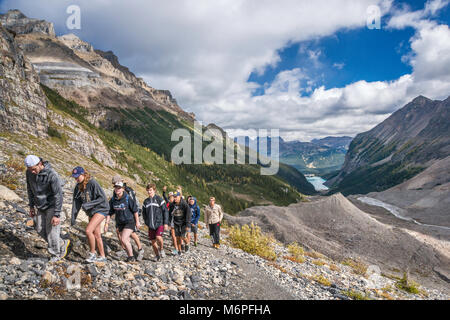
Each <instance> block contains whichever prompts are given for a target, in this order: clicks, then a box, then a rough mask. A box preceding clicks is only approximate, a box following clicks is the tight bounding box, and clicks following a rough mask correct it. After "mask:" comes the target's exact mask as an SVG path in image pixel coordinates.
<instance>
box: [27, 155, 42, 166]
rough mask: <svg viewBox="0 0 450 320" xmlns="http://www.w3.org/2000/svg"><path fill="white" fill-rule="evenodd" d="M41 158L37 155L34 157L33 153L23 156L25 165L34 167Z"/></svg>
mask: <svg viewBox="0 0 450 320" xmlns="http://www.w3.org/2000/svg"><path fill="white" fill-rule="evenodd" d="M40 161H41V159H40V158H39V157H36V156H35V155H29V156H27V157H26V158H25V165H26V166H27V167H28V168H29V167H34V166H35V165H37V164H38V163H39V162H40Z"/></svg>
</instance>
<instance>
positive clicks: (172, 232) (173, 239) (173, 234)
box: [163, 186, 181, 255]
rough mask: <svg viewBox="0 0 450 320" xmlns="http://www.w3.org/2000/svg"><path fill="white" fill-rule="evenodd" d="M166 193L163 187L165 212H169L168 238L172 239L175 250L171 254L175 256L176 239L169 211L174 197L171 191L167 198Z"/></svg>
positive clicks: (176, 252)
mask: <svg viewBox="0 0 450 320" xmlns="http://www.w3.org/2000/svg"><path fill="white" fill-rule="evenodd" d="M166 191H167V187H166V186H164V187H163V197H164V200H165V201H166V206H167V211H169V229H170V236H171V237H172V243H173V247H174V248H175V249H173V251H172V254H173V255H176V254H178V246H177V237H175V229H174V226H173V217H172V213H171V210H170V206H171V205H172V203H173V202H174V196H173V192H172V191H171V192H169V197H168V198H167V196H166ZM180 250H181V248H180Z"/></svg>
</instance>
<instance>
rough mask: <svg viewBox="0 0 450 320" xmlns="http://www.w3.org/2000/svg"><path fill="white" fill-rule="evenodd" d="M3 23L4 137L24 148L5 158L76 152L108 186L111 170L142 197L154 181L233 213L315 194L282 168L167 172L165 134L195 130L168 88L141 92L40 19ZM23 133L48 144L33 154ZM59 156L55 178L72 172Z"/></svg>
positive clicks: (141, 86)
mask: <svg viewBox="0 0 450 320" xmlns="http://www.w3.org/2000/svg"><path fill="white" fill-rule="evenodd" d="M0 22H1V23H2V24H3V23H7V24H8V26H9V28H11V29H8V30H10V31H7V30H6V29H4V28H2V29H1V30H2V37H1V41H2V42H1V43H2V51H1V52H0V53H1V60H0V61H1V68H2V69H1V71H2V73H1V74H0V81H1V82H2V91H1V98H2V99H1V100H0V104H1V110H0V112H1V113H0V114H1V122H0V123H1V131H2V136H4V137H6V138H7V139H8V140H11V141H15V142H16V143H18V144H19V145H22V146H23V148H15V149H14V148H13V149H11V150H10V153H11V154H10V156H9V157H7V159H6V160H8V158H9V159H10V160H11V159H13V158H16V157H17V156H22V153H28V152H36V153H37V152H38V151H39V152H40V155H42V156H44V157H46V158H47V159H49V160H51V161H58V157H59V155H60V154H67V153H69V154H70V152H77V153H78V154H79V155H80V156H81V158H83V157H84V158H83V159H81V158H80V157H78V156H74V157H73V159H72V160H75V159H76V160H77V161H80V163H84V165H86V166H87V167H88V168H92V166H93V167H96V168H97V169H96V173H98V174H100V173H99V171H102V170H105V172H107V173H108V174H105V177H104V178H103V175H102V174H100V175H101V176H102V178H101V179H99V180H101V182H102V183H103V184H104V185H106V186H108V185H109V182H108V179H109V178H107V176H108V175H109V174H111V170H110V169H112V170H115V171H116V172H117V171H119V172H120V173H122V174H123V175H126V176H128V177H129V179H130V181H135V182H136V183H137V184H138V185H140V187H137V188H138V189H140V190H143V189H141V188H142V186H144V185H145V183H147V182H148V181H149V180H151V181H157V182H158V185H159V186H160V187H162V186H163V185H167V186H168V187H169V188H174V187H175V186H176V185H182V186H184V188H185V192H186V193H188V194H189V193H192V194H195V195H197V197H198V199H199V201H200V202H206V201H207V199H208V198H209V196H210V195H211V194H214V195H215V196H216V198H217V199H218V200H220V202H221V203H222V205H223V206H224V208H225V209H226V210H227V211H229V212H231V213H234V212H237V211H239V210H242V209H244V208H246V207H248V206H251V205H253V204H264V203H267V204H272V203H276V204H280V205H281V204H289V203H292V202H296V201H298V200H300V199H301V198H302V195H301V194H300V193H299V191H300V192H301V191H303V189H304V191H306V192H308V193H311V192H314V190H312V191H311V188H312V186H311V185H310V184H309V183H308V182H307V181H306V180H305V179H304V177H303V175H301V174H300V173H296V175H293V176H290V175H289V174H287V172H289V170H291V168H289V167H287V166H281V168H280V173H279V175H275V176H261V175H260V166H258V165H256V166H250V165H226V166H225V165H180V166H175V165H173V164H172V163H171V162H170V161H169V159H170V155H171V149H172V147H173V146H174V145H175V144H177V143H178V142H177V141H171V134H172V131H173V130H174V129H177V128H185V129H187V130H188V131H189V132H191V133H192V132H193V130H194V128H193V119H194V118H193V115H192V114H188V113H186V112H184V111H183V110H182V109H181V108H180V107H179V106H178V105H177V104H176V101H175V100H174V99H173V98H172V96H171V95H170V93H169V92H168V91H161V90H156V89H153V88H151V87H149V86H147V85H146V84H145V83H144V82H143V81H142V79H138V78H136V77H135V76H134V75H133V74H132V73H131V72H130V71H129V70H128V69H127V68H125V67H123V66H121V65H120V64H119V63H118V61H117V57H116V56H115V55H114V54H113V53H111V52H101V51H98V50H97V51H95V50H93V48H92V46H91V45H89V44H88V43H86V42H83V41H81V40H80V39H78V38H77V37H75V36H73V35H66V36H62V37H59V38H57V37H55V36H54V32H51V30H52V28H44V27H42V24H43V23H44V22H42V21H39V20H33V19H28V18H25V17H24V16H23V15H21V14H18V13H17V12H16V11H10V12H8V13H7V14H5V15H1V16H0ZM27 24H31V26H27ZM38 26H39V27H38ZM50 26H51V24H50ZM13 30H14V31H13ZM49 30H50V31H49ZM27 32H32V33H27ZM23 52H24V53H23ZM30 61H31V62H32V63H30ZM39 79H40V81H41V85H39ZM52 88H53V89H52ZM64 96H65V97H67V98H69V99H66V98H64ZM80 103H84V104H83V105H80ZM205 129H206V127H204V128H203V130H205ZM24 134H25V135H24ZM26 134H33V135H35V136H42V137H48V139H47V140H46V141H45V143H44V141H43V142H42V145H43V146H44V145H45V146H46V147H45V148H44V147H43V148H34V147H31V145H32V144H36V143H37V142H36V141H34V140H33V138H32V137H30V139H31V141H33V142H32V144H31V145H30V144H28V142H31V141H28V140H29V139H26V138H24V137H26ZM206 144H207V143H206V142H205V143H204V145H206ZM31 150H34V151H31ZM66 159H67V163H66V166H65V167H63V166H61V167H60V170H61V171H60V173H62V174H66V172H67V170H70V169H71V168H72V167H73V165H74V163H72V161H69V159H70V157H68V158H66ZM6 160H5V161H6ZM8 161H9V160H8ZM93 164H95V166H94V165H93ZM102 168H103V169H102ZM292 171H294V170H292ZM219 173H220V174H219ZM283 176H284V177H288V179H284V178H283ZM302 179H303V180H302ZM288 181H289V182H288ZM289 183H291V184H289ZM230 190H234V191H233V192H230Z"/></svg>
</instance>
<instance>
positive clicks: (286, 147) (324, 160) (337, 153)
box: [234, 136, 352, 175]
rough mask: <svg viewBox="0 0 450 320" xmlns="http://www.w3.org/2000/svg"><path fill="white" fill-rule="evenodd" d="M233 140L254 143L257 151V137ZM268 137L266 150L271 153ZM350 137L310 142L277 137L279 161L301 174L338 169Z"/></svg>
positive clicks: (319, 173)
mask: <svg viewBox="0 0 450 320" xmlns="http://www.w3.org/2000/svg"><path fill="white" fill-rule="evenodd" d="M234 140H235V141H238V140H239V141H245V145H246V146H247V147H248V146H250V147H252V146H255V145H256V150H257V151H258V152H259V144H258V142H259V138H256V139H251V138H248V137H235V139H234ZM270 141H271V139H270V138H269V139H268V152H269V154H271V150H270ZM351 141H352V137H347V136H343V137H325V138H323V139H313V140H312V141H311V142H301V141H284V140H283V139H282V138H279V159H280V162H282V163H285V164H288V165H290V166H292V167H294V168H296V169H297V170H298V171H300V172H302V173H303V174H316V175H324V174H327V173H330V172H333V171H336V170H339V169H340V168H341V166H342V164H343V163H344V159H345V154H346V153H347V150H348V147H349V145H350V142H351Z"/></svg>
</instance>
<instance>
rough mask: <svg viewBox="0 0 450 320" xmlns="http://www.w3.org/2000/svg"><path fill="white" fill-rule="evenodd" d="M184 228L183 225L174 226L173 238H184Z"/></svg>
mask: <svg viewBox="0 0 450 320" xmlns="http://www.w3.org/2000/svg"><path fill="white" fill-rule="evenodd" d="M186 227H187V225H185V224H183V225H174V227H173V228H174V229H175V237H181V238H185V237H186Z"/></svg>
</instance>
